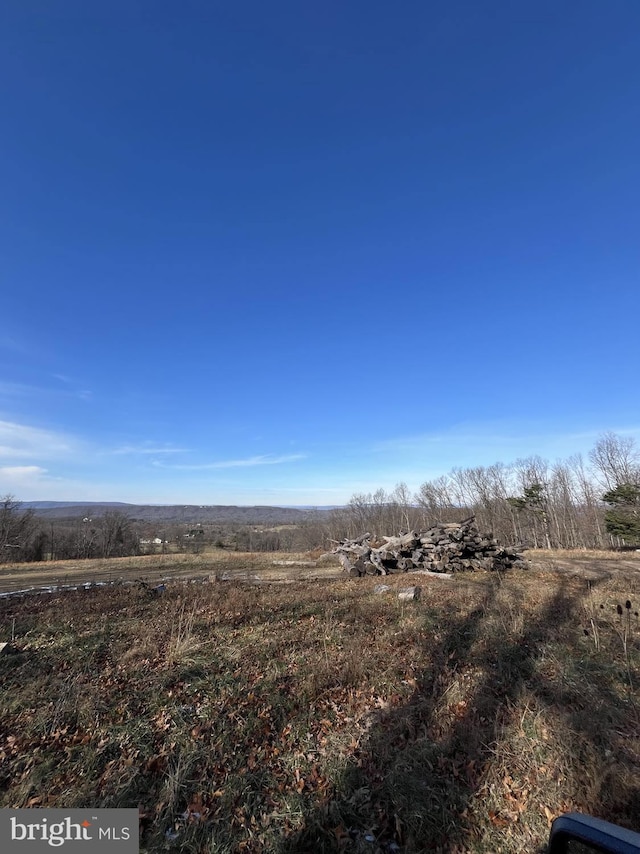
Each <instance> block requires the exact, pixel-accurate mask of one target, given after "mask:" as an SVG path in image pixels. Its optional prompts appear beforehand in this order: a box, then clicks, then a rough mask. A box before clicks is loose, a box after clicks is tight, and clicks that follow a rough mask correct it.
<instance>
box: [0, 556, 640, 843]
mask: <svg viewBox="0 0 640 854" xmlns="http://www.w3.org/2000/svg"><path fill="white" fill-rule="evenodd" d="M529 556H530V557H531V558H532V561H531V565H530V568H529V569H527V570H522V571H516V570H513V571H511V572H510V573H509V574H506V575H497V574H489V573H472V574H465V575H457V576H455V577H454V578H453V579H451V580H448V581H447V580H441V579H433V578H429V577H425V576H410V577H408V576H406V575H405V576H393V577H391V578H390V579H384V580H385V581H386V582H387V583H388V584H390V585H391V586H392V588H393V589H392V590H391V591H387V592H386V593H383V594H376V593H375V592H374V587H375V585H376V583H377V582H379V581H380V580H381V579H374V578H363V579H349V578H344V577H343V576H342V575H341V574H340V573H339V571H338V570H337V569H336V568H335V567H333V566H331V565H329V566H326V567H320V566H318V567H304V566H295V565H294V566H274V565H273V560H274V559H282V560H291V559H295V557H294V556H291V555H260V556H257V555H238V554H225V553H221V554H220V555H219V556H218V558H217V559H216V556H214V555H206V556H202V557H201V558H200V557H198V558H194V557H190V558H184V559H182V558H181V557H180V556H171V557H170V558H169V557H168V556H167V558H165V559H164V560H165V562H163V559H162V558H160V557H159V556H157V557H149V558H138V559H123V560H122V561H120V562H117V563H116V562H113V561H111V562H100V561H95V562H88V563H87V564H85V565H84V566H83V567H80V566H77V565H76V564H66V565H55V566H54V564H50V565H48V566H38V567H36V568H31V567H24V566H23V567H4V568H0V590H8V589H14V590H15V589H24V588H25V587H31V586H40V585H44V584H54V583H58V582H62V583H81V582H87V581H97V580H103V581H104V580H115V579H117V578H121V579H129V580H136V579H139V578H143V579H144V580H145V581H146V582H147V583H148V584H149V585H152V583H156V582H159V581H160V580H165V582H166V589H165V591H164V592H163V593H155V592H154V591H153V590H152V589H151V588H150V587H149V586H146V587H145V586H143V585H142V584H132V585H122V584H116V585H113V586H109V587H93V588H91V589H88V590H78V591H71V592H64V593H62V592H53V593H49V594H46V595H29V596H21V597H17V598H7V599H4V600H2V601H0V641H11V639H12V637H13V641H12V651H11V652H5V653H4V654H3V655H1V656H0V680H1V683H2V686H3V701H2V709H1V711H0V806H3V807H7V806H15V807H25V806H63V807H75V806H90V805H93V806H102V807H115V806H129V807H131V806H134V807H138V808H139V810H140V820H141V840H142V846H141V850H142V851H145V852H161V851H169V852H172V851H175V852H177V851H181V852H219V854H223V852H225V853H226V852H229V853H230V852H276V854H287V853H288V852H372V854H376V853H377V852H407V854H408V852H420V851H440V852H447V854H455V852H467V851H469V852H524V851H530V852H536V851H541V850H543V849H544V843H545V840H546V837H547V834H548V827H549V824H550V821H551V820H552V818H553V817H554V816H556V815H558V814H560V813H561V812H564V811H567V810H574V809H575V810H580V811H584V812H589V813H591V814H594V815H598V816H600V817H602V818H606V819H609V820H612V821H616V822H619V823H622V824H624V825H626V826H629V827H632V828H634V829H636V830H640V793H639V791H638V786H637V780H638V772H639V771H640V767H639V766H640V720H639V717H640V716H639V701H640V692H639V690H638V688H639V685H640V625H639V617H638V608H639V606H640V556H637V555H635V554H631V555H626V556H611V555H609V554H608V553H603V554H601V555H595V556H594V555H588V554H586V553H575V554H569V553H562V554H560V553H542V552H541V553H536V554H532V553H530V554H529ZM301 559H302V558H301ZM89 564H91V565H89ZM189 578H195V579H197V581H198V582H199V583H186V579H189ZM223 578H224V579H227V580H222V579H223ZM257 578H260V583H258V582H257ZM282 581H288V582H289V583H286V584H284V583H281V582H282ZM408 583H418V584H420V585H421V586H422V588H423V595H422V598H421V599H420V600H419V601H416V602H408V603H403V602H401V601H400V600H398V598H397V596H396V595H395V594H396V592H397V588H399V587H402V586H405V585H407V584H408ZM627 606H629V607H627Z"/></svg>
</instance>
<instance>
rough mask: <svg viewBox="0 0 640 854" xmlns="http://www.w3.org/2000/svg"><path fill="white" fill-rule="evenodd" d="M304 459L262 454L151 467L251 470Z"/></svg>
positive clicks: (302, 456)
mask: <svg viewBox="0 0 640 854" xmlns="http://www.w3.org/2000/svg"><path fill="white" fill-rule="evenodd" d="M305 458H306V454H283V455H282V456H279V457H276V456H273V455H272V454H262V455H260V456H255V457H246V458H245V459H242V460H220V461H219V462H215V463H193V464H184V465H180V464H175V465H174V464H166V463H163V462H161V461H160V460H154V461H153V465H154V466H158V467H159V468H167V469H180V470H182V471H206V470H208V469H235V468H251V467H253V466H276V465H280V464H281V463H294V462H297V461H298V460H303V459H305Z"/></svg>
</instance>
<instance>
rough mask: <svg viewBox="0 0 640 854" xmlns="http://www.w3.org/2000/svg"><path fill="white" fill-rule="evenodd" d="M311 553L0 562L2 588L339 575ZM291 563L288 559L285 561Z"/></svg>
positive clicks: (217, 552)
mask: <svg viewBox="0 0 640 854" xmlns="http://www.w3.org/2000/svg"><path fill="white" fill-rule="evenodd" d="M313 562H314V561H313V558H310V557H309V555H306V554H304V555H302V554H291V553H290V552H287V553H282V554H280V553H275V552H260V553H251V554H249V553H244V552H232V551H224V550H221V549H216V550H212V551H210V552H206V553H203V554H200V555H192V554H167V555H141V556H139V557H115V558H96V559H92V560H55V561H49V562H43V563H14V564H4V565H0V594H1V593H6V592H9V591H12V590H25V589H28V588H33V587H45V586H58V585H63V586H67V585H73V584H85V583H92V584H95V583H99V582H106V583H110V582H114V581H118V580H121V581H136V580H143V581H145V582H147V583H148V584H158V583H160V582H161V581H168V580H177V579H208V578H209V577H210V576H211V577H215V576H216V575H217V576H219V577H222V576H224V577H227V576H228V577H229V578H233V579H235V580H239V581H242V580H244V581H251V580H254V581H255V580H257V579H258V578H259V579H261V580H263V581H283V580H303V579H313V578H316V577H318V576H322V577H327V576H335V577H338V576H340V575H341V570H340V567H339V565H338V564H337V562H336V563H335V564H329V565H324V566H321V567H318V568H315V567H313V566H306V565H305V564H309V563H313ZM283 564H289V565H283Z"/></svg>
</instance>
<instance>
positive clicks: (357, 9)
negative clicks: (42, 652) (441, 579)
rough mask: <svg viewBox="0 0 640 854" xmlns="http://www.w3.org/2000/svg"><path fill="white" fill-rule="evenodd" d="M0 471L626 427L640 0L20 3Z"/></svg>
mask: <svg viewBox="0 0 640 854" xmlns="http://www.w3.org/2000/svg"><path fill="white" fill-rule="evenodd" d="M0 68H1V74H0V107H1V115H2V125H3V131H2V134H1V135H0V169H1V172H2V174H1V186H2V192H1V193H0V277H1V278H0V281H1V285H0V288H1V294H2V296H1V299H0V360H1V361H0V494H1V493H6V492H10V493H13V494H14V495H16V496H17V497H18V498H22V499H24V500H31V499H61V500H62V499H65V500H66V499H80V500H121V501H134V502H137V501H144V502H154V503H174V502H176V503H183V502H184V503H207V504H213V503H225V504H231V503H239V504H255V503H263V504H335V503H341V502H342V501H346V500H348V498H349V497H350V496H351V495H352V494H353V493H354V492H363V491H365V492H366V491H371V490H375V489H376V488H378V487H384V488H389V489H390V488H392V487H393V486H394V485H395V484H396V483H397V482H399V481H405V482H407V483H408V484H409V486H410V487H412V488H417V487H418V486H419V485H420V483H422V482H423V481H424V480H426V479H428V478H431V477H434V476H437V475H439V474H443V473H445V472H446V471H448V470H449V469H451V468H452V467H453V466H465V465H482V464H490V463H493V462H495V461H497V460H502V461H504V462H508V461H510V460H513V459H515V458H517V457H523V456H528V455H531V454H540V455H541V456H543V457H547V458H549V459H551V460H554V459H556V458H558V457H566V456H568V455H569V454H572V453H576V452H585V451H587V450H588V449H589V448H590V447H592V446H593V444H594V443H595V441H596V439H597V438H598V436H599V435H600V434H601V433H603V432H604V431H607V430H613V431H615V432H624V433H627V434H629V435H634V436H640V396H639V395H638V368H639V358H638V344H637V340H638V336H637V329H638V322H639V318H638V309H639V308H640V291H639V276H638V274H639V272H640V240H639V239H638V237H639V230H640V229H639V226H640V215H639V214H640V210H639V198H640V158H639V157H638V150H639V149H638V140H639V138H640V3H638V2H637V0H606V2H605V0H601V2H594V1H593V0H565V2H562V3H558V2H557V0H535V2H529V0H522V2H517V3H515V2H506V0H499V2H494V0H468V2H464V0H442V2H413V0H407V2H405V3H402V4H389V3H381V2H377V1H376V0H368V2H366V3H365V2H360V0H354V2H347V3H345V2H324V3H322V4H307V3H299V2H279V0H274V2H272V3H263V2H253V0H247V2H240V3H230V4H216V3H210V2H192V1H191V0H186V2H182V3H180V4H175V3H168V2H164V0H153V2H152V0H148V2H138V1H137V0H126V2H123V1H122V0H112V2H110V3H102V4H101V3H87V2H85V0H60V2H57V3H49V2H45V1H44V0H41V1H40V2H36V0H6V2H5V3H3V7H2V10H1V11H0Z"/></svg>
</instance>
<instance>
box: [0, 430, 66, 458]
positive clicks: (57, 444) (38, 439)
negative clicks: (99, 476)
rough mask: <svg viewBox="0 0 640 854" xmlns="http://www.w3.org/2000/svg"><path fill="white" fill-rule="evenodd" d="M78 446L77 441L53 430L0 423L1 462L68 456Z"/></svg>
mask: <svg viewBox="0 0 640 854" xmlns="http://www.w3.org/2000/svg"><path fill="white" fill-rule="evenodd" d="M76 446H77V443H76V442H75V440H73V439H71V438H69V437H67V436H64V435H63V434H61V433H56V432H54V431H52V430H42V429H40V428H38V427H29V426H28V425H26V424H16V423H15V422H13V421H0V462H1V461H3V460H29V459H50V458H52V457H60V456H66V455H68V454H70V453H71V452H72V451H73V450H74V448H76Z"/></svg>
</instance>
